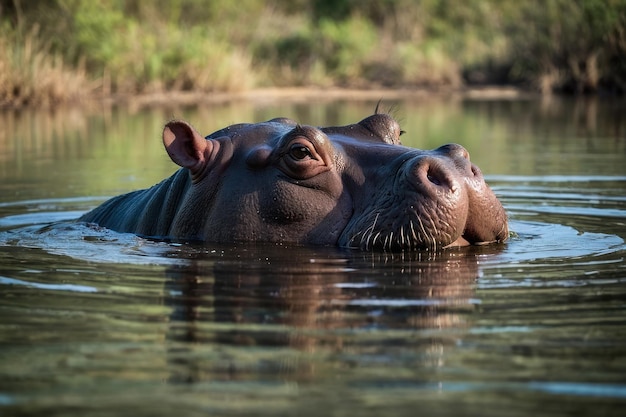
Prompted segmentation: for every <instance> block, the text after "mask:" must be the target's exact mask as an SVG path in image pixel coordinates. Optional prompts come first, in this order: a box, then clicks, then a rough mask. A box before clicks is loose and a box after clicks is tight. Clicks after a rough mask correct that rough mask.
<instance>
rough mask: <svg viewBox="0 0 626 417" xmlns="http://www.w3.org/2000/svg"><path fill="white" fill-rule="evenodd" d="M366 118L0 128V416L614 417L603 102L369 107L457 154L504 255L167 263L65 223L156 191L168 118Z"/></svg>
mask: <svg viewBox="0 0 626 417" xmlns="http://www.w3.org/2000/svg"><path fill="white" fill-rule="evenodd" d="M386 104H387V103H386ZM375 105H376V103H375V102H350V101H339V102H314V103H306V104H301V103H300V104H298V103H295V104H294V103H232V104H228V105H221V106H215V107H204V108H200V109H198V108H193V107H190V108H178V107H175V106H173V107H171V108H167V109H163V108H160V109H139V110H133V109H131V108H102V109H99V110H97V111H91V112H83V111H78V110H72V111H57V112H54V113H41V112H28V111H24V112H13V113H9V112H7V113H3V114H0V122H1V123H2V125H3V127H4V128H3V129H2V131H1V132H0V413H2V415H24V414H28V415H35V414H37V415H39V414H41V415H63V416H67V415H77V416H78V415H80V416H90V415H93V416H95V415H132V416H138V415H146V416H148V415H150V416H154V415H171V414H174V413H176V414H177V415H187V416H194V415H207V414H213V415H271V416H277V415H303V416H306V415H365V416H367V415H372V416H379V415H382V414H383V413H384V414H389V415H415V414H416V413H417V411H418V410H419V411H420V412H421V413H423V414H425V415H435V416H437V415H440V416H459V415H481V416H484V415H487V416H489V415H494V416H518V415H519V416H527V415H531V414H539V415H550V416H558V415H573V414H577V415H594V416H595V415H616V416H617V415H621V414H622V413H623V409H624V408H623V407H624V406H626V349H625V348H624V346H626V263H625V262H624V256H625V254H626V246H625V244H624V239H625V238H626V192H625V191H626V168H625V167H626V126H625V124H626V122H625V121H624V119H623V117H622V115H623V114H624V111H625V110H626V103H625V102H623V101H612V100H587V101H583V100H581V101H573V100H559V99H552V100H548V101H545V100H544V101H539V100H508V101H486V100H485V101H470V100H465V101H464V100H453V99H449V100H443V99H442V100H435V101H423V100H421V101H420V100H404V101H399V102H390V103H388V106H389V107H392V108H393V112H394V114H395V115H396V117H397V118H398V119H399V120H400V122H401V124H402V127H403V129H404V130H406V131H407V133H406V134H405V135H404V136H403V142H404V143H405V144H407V145H409V146H414V147H419V148H433V147H437V146H439V145H441V144H443V143H447V142H452V141H454V142H458V143H461V144H463V145H464V146H465V147H466V148H468V150H469V151H470V154H471V157H472V160H473V161H474V162H475V163H476V164H478V165H479V166H480V167H481V169H482V171H483V172H484V173H485V174H486V177H487V180H488V182H489V183H490V184H491V186H492V187H493V188H494V190H495V192H496V194H497V195H498V196H499V197H500V199H501V200H502V202H503V204H504V206H505V208H506V209H507V212H508V213H509V216H510V219H511V225H510V228H511V230H512V231H513V234H512V237H511V239H510V241H509V242H508V243H506V244H504V245H495V246H486V247H474V248H463V249H454V250H448V251H444V252H437V253H429V252H422V253H404V254H390V253H362V252H358V251H347V250H340V249H334V248H307V247H292V246H291V247H286V246H272V245H253V246H246V245H210V244H208V245H189V244H184V245H181V244H173V243H166V242H155V241H151V240H146V239H142V238H139V237H136V236H134V235H130V234H120V233H114V232H110V231H106V230H102V229H93V228H88V227H85V226H84V225H80V224H75V223H71V222H67V220H71V219H73V218H76V217H78V216H79V215H80V214H81V213H83V212H85V211H86V210H88V209H90V208H92V207H94V206H96V205H97V204H99V203H100V202H102V201H104V199H106V198H108V197H109V196H112V195H116V194H119V193H122V192H126V191H129V190H132V189H137V188H141V187H146V186H149V185H152V184H154V183H156V182H158V181H159V180H160V179H162V178H164V177H165V176H167V175H170V174H171V173H172V172H173V171H174V170H175V169H176V166H175V165H174V164H173V163H171V161H170V160H169V158H168V157H167V155H166V153H165V152H164V151H163V149H162V145H161V142H160V135H161V129H162V126H163V123H164V122H165V121H167V120H169V119H171V118H173V117H177V118H185V119H187V120H189V121H190V122H192V123H193V124H194V125H195V126H196V127H197V128H198V129H199V130H200V131H202V132H204V133H206V134H208V133H211V132H212V131H214V130H216V129H219V128H221V127H224V126H226V125H228V124H231V123H237V122H243V121H252V122H255V121H260V120H266V119H270V118H273V117H277V116H287V117H292V118H294V119H296V120H298V121H299V122H301V123H306V124H313V125H322V124H324V125H327V124H345V123H352V122H355V121H357V120H359V119H361V118H364V117H366V116H367V115H368V114H369V113H371V111H372V110H373V108H374V107H375Z"/></svg>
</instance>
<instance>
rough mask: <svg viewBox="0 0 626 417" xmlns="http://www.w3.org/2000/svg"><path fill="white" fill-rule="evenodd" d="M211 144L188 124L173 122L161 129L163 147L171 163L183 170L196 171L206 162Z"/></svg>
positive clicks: (178, 121)
mask: <svg viewBox="0 0 626 417" xmlns="http://www.w3.org/2000/svg"><path fill="white" fill-rule="evenodd" d="M210 144H211V142H210V141H209V140H207V139H205V138H204V137H202V135H200V134H199V133H198V132H197V131H196V130H195V129H194V128H193V127H192V126H191V125H190V124H189V123H187V122H184V121H181V120H173V121H171V122H169V123H167V124H166V125H165V128H164V129H163V145H164V146H165V150H166V151H167V153H168V154H169V156H170V158H171V159H172V161H174V162H175V163H176V164H178V165H180V166H181V167H183V168H188V169H190V170H197V169H198V167H199V165H200V164H203V163H204V162H205V160H206V152H207V150H208V148H209V147H210Z"/></svg>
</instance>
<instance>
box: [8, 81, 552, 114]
mask: <svg viewBox="0 0 626 417" xmlns="http://www.w3.org/2000/svg"><path fill="white" fill-rule="evenodd" d="M540 96H541V94H540V93H538V92H536V91H529V90H525V89H522V88H518V87H508V86H483V87H465V88H401V89H386V88H374V89H351V88H316V87H272V88H257V89H251V90H246V91H240V92H214V93H211V92H193V91H171V92H159V93H142V94H111V95H107V96H87V97H81V98H78V99H76V100H73V101H68V102H64V103H59V104H55V103H49V104H47V105H43V106H42V105H41V104H39V105H35V104H28V105H25V106H23V105H22V106H12V105H10V104H7V105H4V106H0V108H3V109H15V108H24V107H26V108H36V107H40V108H48V109H53V108H59V107H68V108H71V107H78V106H80V107H85V108H90V107H98V106H100V105H103V104H104V105H122V106H129V107H131V108H133V109H139V108H143V107H159V106H168V105H173V106H193V105H202V104H219V103H228V102H237V101H245V102H252V103H256V104H263V103H276V102H285V103H300V102H309V101H317V102H320V101H335V100H352V101H373V100H381V101H383V102H384V101H386V100H400V99H402V100H410V99H427V98H452V97H454V98H461V99H463V98H469V99H474V100H481V99H484V100H494V99H501V100H514V99H527V98H534V97H540Z"/></svg>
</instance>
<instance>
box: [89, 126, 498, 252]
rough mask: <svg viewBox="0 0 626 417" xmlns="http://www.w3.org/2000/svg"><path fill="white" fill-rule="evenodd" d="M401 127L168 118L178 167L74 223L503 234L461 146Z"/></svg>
mask: <svg viewBox="0 0 626 417" xmlns="http://www.w3.org/2000/svg"><path fill="white" fill-rule="evenodd" d="M400 134H401V131H400V127H399V125H398V124H397V122H396V121H395V120H394V119H393V118H391V117H390V116H388V115H386V114H375V115H373V116H370V117H368V118H366V119H364V120H362V121H361V122H359V123H356V124H353V125H348V126H340V127H325V128H315V127H311V126H301V125H298V124H296V123H295V122H294V121H292V120H289V119H273V120H269V121H267V122H263V123H258V124H238V125H233V126H229V127H227V128H225V129H222V130H219V131H217V132H215V133H213V134H211V135H209V136H207V137H206V138H204V137H203V136H202V135H200V134H199V133H198V132H197V131H196V130H195V129H194V128H193V127H191V126H190V125H189V124H188V123H186V122H183V121H172V122H169V123H168V124H167V125H166V126H165V129H164V131H163V143H164V145H165V148H166V150H167V152H168V154H169V155H170V157H171V158H172V160H173V161H174V162H175V163H177V164H178V165H180V166H181V167H182V168H181V169H180V170H178V171H177V172H176V173H174V174H173V175H172V176H171V177H170V178H168V179H166V180H164V181H162V182H161V183H159V184H157V185H155V186H153V187H151V188H149V189H146V190H139V191H134V192H131V193H128V194H124V195H121V196H118V197H114V198H112V199H111V200H109V201H107V202H105V203H104V204H102V205H101V206H99V207H97V208H95V209H94V210H93V211H91V212H89V213H87V214H85V215H84V216H82V217H81V218H80V220H81V221H85V222H91V223H96V224H98V225H100V226H104V227H107V228H110V229H113V230H116V231H120V232H132V233H136V234H138V235H142V236H147V237H155V238H162V239H166V238H167V239H175V240H195V241H207V242H277V243H279V242H280V243H298V244H314V245H335V246H343V247H355V248H361V249H364V250H373V249H374V250H375V249H382V250H413V249H437V248H443V247H447V246H453V245H465V244H482V243H488V242H499V241H504V240H506V239H507V237H508V226H507V217H506V213H505V211H504V209H503V207H502V205H501V204H500V202H499V201H498V199H497V198H496V196H495V195H494V194H493V192H492V190H491V189H490V188H489V187H488V186H487V184H486V183H485V182H484V179H483V177H482V174H481V172H480V170H479V169H478V168H477V167H476V166H474V165H473V164H472V163H471V162H470V160H469V154H468V153H467V151H466V150H465V149H464V148H463V147H462V146H460V145H456V144H450V145H444V146H442V147H440V148H437V149H435V150H431V151H422V150H417V149H412V148H407V147H404V146H402V145H400Z"/></svg>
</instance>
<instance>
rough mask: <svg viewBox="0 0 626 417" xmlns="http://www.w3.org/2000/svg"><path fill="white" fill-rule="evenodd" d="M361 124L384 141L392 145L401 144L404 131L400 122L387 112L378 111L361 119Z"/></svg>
mask: <svg viewBox="0 0 626 417" xmlns="http://www.w3.org/2000/svg"><path fill="white" fill-rule="evenodd" d="M376 110H377V111H378V106H376ZM359 125H361V126H363V127H364V128H366V129H367V130H369V131H370V132H371V133H373V134H374V135H375V136H376V137H378V138H379V139H380V140H382V141H383V142H385V143H389V144H391V145H399V144H400V135H401V134H402V133H404V132H403V131H402V130H400V125H399V124H398V122H397V121H396V120H395V119H394V118H393V117H391V116H390V115H388V114H385V113H376V114H374V115H372V116H370V117H367V118H365V119H363V120H361V121H360V122H359Z"/></svg>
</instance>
